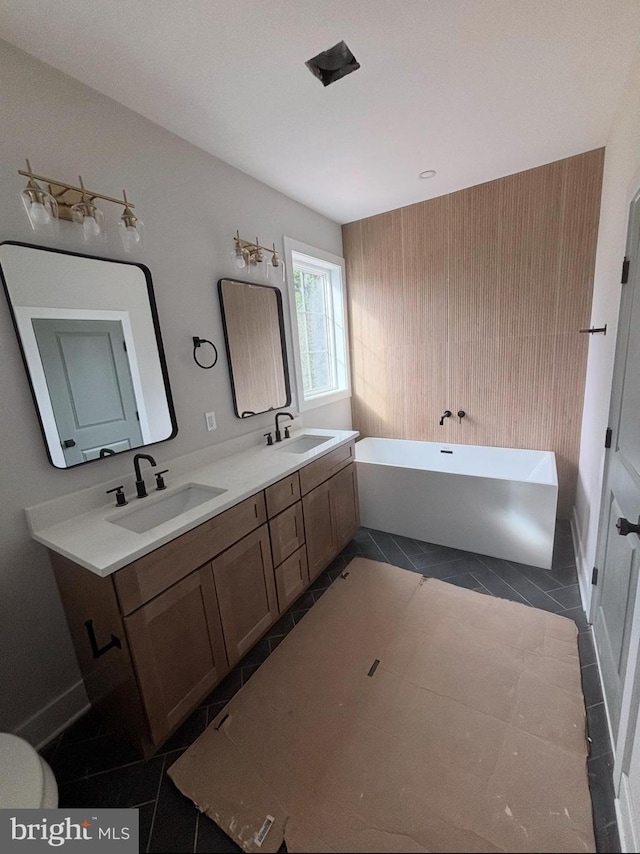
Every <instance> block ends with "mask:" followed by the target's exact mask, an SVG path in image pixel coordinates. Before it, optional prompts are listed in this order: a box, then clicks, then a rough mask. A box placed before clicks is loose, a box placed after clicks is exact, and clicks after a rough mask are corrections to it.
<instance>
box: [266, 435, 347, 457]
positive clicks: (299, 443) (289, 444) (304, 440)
mask: <svg viewBox="0 0 640 854" xmlns="http://www.w3.org/2000/svg"><path fill="white" fill-rule="evenodd" d="M334 438H335V436H299V437H298V438H297V439H294V440H293V441H290V440H288V439H283V440H282V441H283V444H282V445H281V446H280V447H279V448H278V450H279V451H286V452H287V453H288V454H305V453H306V452H307V451H312V450H313V449H314V448H317V447H318V445H324V443H325V442H330V441H331V440H332V439H334Z"/></svg>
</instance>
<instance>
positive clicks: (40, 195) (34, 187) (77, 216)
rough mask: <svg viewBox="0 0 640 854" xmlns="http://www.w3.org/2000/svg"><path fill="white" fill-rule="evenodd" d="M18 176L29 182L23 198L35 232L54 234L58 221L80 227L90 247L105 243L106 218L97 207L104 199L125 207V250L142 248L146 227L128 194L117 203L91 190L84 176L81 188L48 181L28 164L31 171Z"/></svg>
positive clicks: (122, 221)
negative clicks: (68, 222) (91, 244)
mask: <svg viewBox="0 0 640 854" xmlns="http://www.w3.org/2000/svg"><path fill="white" fill-rule="evenodd" d="M18 173H19V174H20V175H24V176H25V177H26V178H28V179H29V180H28V181H27V186H26V187H25V188H24V190H23V191H22V194H21V196H22V203H23V204H24V208H25V210H26V212H27V216H28V217H29V222H30V223H31V228H32V229H33V230H34V231H40V232H45V233H46V232H48V233H53V232H54V231H55V229H56V226H57V222H58V219H67V220H71V221H72V222H74V223H76V225H77V226H78V228H79V229H80V230H81V232H82V237H83V239H84V240H85V241H86V242H87V243H93V242H96V243H100V242H103V241H104V240H105V239H106V229H105V224H104V214H103V213H102V211H101V210H100V208H99V207H97V205H96V204H94V203H95V200H96V199H100V200H101V201H104V202H111V203H113V204H115V205H121V206H122V207H123V211H122V214H121V216H120V219H119V221H118V230H119V232H120V237H121V239H122V243H123V246H124V248H125V249H126V250H127V251H128V252H130V251H131V250H133V249H136V248H138V247H139V246H140V245H141V244H142V239H143V236H144V225H143V223H142V221H141V220H139V219H138V217H137V216H136V215H135V214H134V212H133V209H134V207H135V205H133V204H132V203H131V202H130V201H129V200H128V199H127V194H126V192H125V191H124V190H123V191H122V199H114V198H113V197H112V196H105V195H104V194H103V193H96V192H94V191H93V190H87V188H86V187H85V186H84V182H83V180H82V176H80V177H79V183H80V186H79V187H76V186H75V185H74V184H67V183H66V182H64V181H58V180H57V179H54V178H45V177H44V175H36V174H35V173H34V172H33V170H32V169H31V164H30V163H29V161H28V160H27V169H26V170H24V169H19V170H18ZM38 181H43V182H44V183H46V184H48V186H49V190H48V192H47V190H44V189H43V188H42V187H41V186H40V185H39V184H38V183H37V182H38Z"/></svg>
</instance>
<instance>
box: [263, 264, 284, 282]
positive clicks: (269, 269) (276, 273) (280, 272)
mask: <svg viewBox="0 0 640 854" xmlns="http://www.w3.org/2000/svg"><path fill="white" fill-rule="evenodd" d="M265 267H266V270H265V272H266V274H267V279H268V281H269V282H271V284H273V285H281V284H282V283H283V282H284V262H283V261H282V258H278V266H277V267H274V266H273V262H272V261H271V260H269V261H267V262H266V263H265Z"/></svg>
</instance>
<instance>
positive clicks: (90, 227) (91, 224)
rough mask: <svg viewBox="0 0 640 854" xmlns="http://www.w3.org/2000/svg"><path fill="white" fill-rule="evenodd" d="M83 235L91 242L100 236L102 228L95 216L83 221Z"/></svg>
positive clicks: (87, 217) (85, 218)
mask: <svg viewBox="0 0 640 854" xmlns="http://www.w3.org/2000/svg"><path fill="white" fill-rule="evenodd" d="M82 234H83V235H84V239H85V240H91V239H92V238H94V237H97V236H98V235H99V234H100V226H99V225H98V223H97V221H96V218H95V217H93V216H85V217H84V219H83V220H82Z"/></svg>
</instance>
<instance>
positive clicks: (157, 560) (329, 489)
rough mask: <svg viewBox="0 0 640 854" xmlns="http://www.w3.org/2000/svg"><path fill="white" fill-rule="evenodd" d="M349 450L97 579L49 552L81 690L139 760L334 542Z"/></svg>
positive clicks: (283, 606) (354, 503)
mask: <svg viewBox="0 0 640 854" xmlns="http://www.w3.org/2000/svg"><path fill="white" fill-rule="evenodd" d="M353 458H354V445H353V443H350V444H347V445H344V446H342V447H339V448H336V449H334V450H333V451H331V452H329V453H328V454H326V455H324V456H323V457H319V458H318V459H316V460H314V461H313V462H312V463H309V464H308V465H306V466H304V467H303V468H302V469H300V471H299V472H294V473H293V474H291V475H288V476H287V477H285V478H283V479H282V480H280V481H278V482H277V483H275V484H273V485H272V486H269V487H268V488H267V489H266V490H264V491H262V492H258V493H256V494H255V495H253V496H251V497H250V498H247V499H245V500H244V501H241V502H240V503H239V504H237V505H236V506H235V507H232V508H230V509H229V510H226V511H224V512H223V513H220V514H219V515H218V516H215V517H213V518H212V519H210V520H208V521H207V522H204V523H203V524H202V525H199V526H198V527H197V528H194V529H193V530H191V531H188V532H187V533H185V534H182V535H181V536H179V537H176V539H175V540H172V541H171V542H169V543H167V544H166V545H163V546H160V547H159V548H158V549H156V550H155V551H153V552H150V553H149V554H147V555H145V556H144V557H141V558H139V559H138V560H135V561H133V562H132V563H131V564H129V565H128V566H125V567H123V568H122V569H120V570H118V571H116V572H114V573H112V574H111V575H109V576H107V577H105V578H101V577H100V576H98V575H96V574H94V573H93V572H91V571H90V570H88V569H85V568H84V567H81V566H78V565H77V564H75V563H73V562H72V561H71V560H68V559H67V558H65V557H62V556H61V555H59V554H57V553H55V552H50V555H51V562H52V565H53V568H54V572H55V575H56V580H57V582H58V588H59V590H60V594H61V597H62V601H63V604H64V607H65V611H66V615H67V621H68V623H69V628H70V631H71V636H72V639H73V642H74V646H75V649H76V654H77V657H78V662H79V664H80V668H81V670H82V675H83V678H84V682H85V686H86V689H87V694H88V696H89V699H90V701H91V703H92V705H94V706H96V707H98V708H99V709H100V710H101V711H102V712H103V713H104V714H105V715H106V717H107V718H108V720H109V722H110V724H111V725H112V726H113V728H114V729H115V730H119V731H122V732H123V733H125V734H126V735H127V736H128V737H129V740H131V741H132V742H133V743H134V744H135V745H136V746H137V747H138V749H139V750H140V752H141V753H142V754H143V755H144V756H151V755H152V754H153V753H154V752H155V751H156V750H157V749H158V747H159V746H160V745H161V744H162V743H163V742H164V741H166V739H167V738H168V737H169V736H170V735H171V733H172V732H173V731H174V730H175V729H176V728H177V727H178V726H179V725H180V723H181V722H182V721H183V720H184V719H185V718H186V717H187V716H188V715H189V714H190V713H191V712H192V711H193V709H195V708H197V706H198V704H199V703H200V702H201V701H202V700H203V699H204V697H206V695H207V694H208V693H209V692H210V691H211V690H212V689H213V688H214V687H215V685H216V684H217V683H218V682H220V680H221V679H222V678H223V677H224V676H225V675H226V673H227V672H228V671H229V669H230V668H231V667H233V666H234V665H235V664H236V663H237V662H238V661H239V660H240V659H241V658H242V657H243V656H244V655H245V654H246V653H247V652H248V651H249V649H250V648H251V647H252V646H253V645H254V644H255V643H256V642H257V641H258V640H259V639H260V637H262V635H263V634H264V633H265V632H266V631H268V629H269V628H270V627H271V626H272V625H273V623H274V622H275V621H276V620H277V619H278V617H279V616H280V614H281V613H283V612H284V611H286V610H287V608H288V607H289V606H290V605H291V604H292V603H293V602H294V601H295V600H296V599H297V598H298V597H299V596H300V595H301V594H302V593H303V592H304V591H305V590H306V588H307V587H308V586H309V583H310V581H313V580H314V579H315V578H316V577H317V576H318V575H319V574H320V572H321V571H322V570H323V569H324V568H325V567H326V566H328V564H329V563H331V561H332V560H333V558H334V557H335V556H336V555H337V554H338V552H340V550H341V549H342V548H343V547H344V546H345V545H346V543H347V542H348V541H349V539H350V538H351V537H352V536H353V534H354V533H355V531H356V529H357V527H358V524H359V518H358V490H357V483H356V475H355V466H354V465H353Z"/></svg>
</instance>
